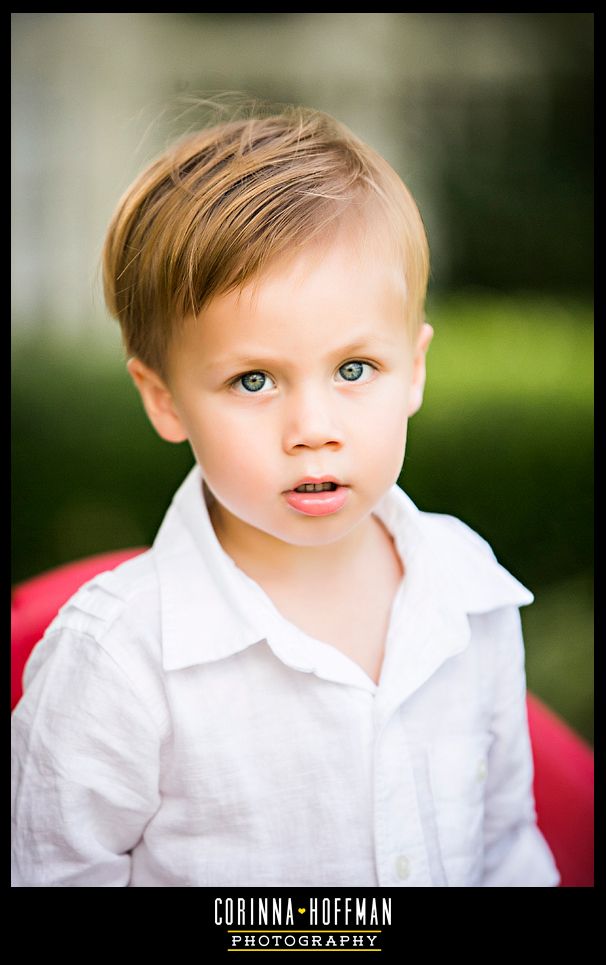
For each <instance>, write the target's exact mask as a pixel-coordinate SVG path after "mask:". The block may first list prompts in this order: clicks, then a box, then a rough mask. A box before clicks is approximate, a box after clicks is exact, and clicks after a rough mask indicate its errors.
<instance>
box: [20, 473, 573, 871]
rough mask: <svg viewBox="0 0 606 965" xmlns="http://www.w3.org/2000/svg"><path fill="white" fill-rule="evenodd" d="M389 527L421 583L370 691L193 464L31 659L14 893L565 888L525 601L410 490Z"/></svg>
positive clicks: (23, 705)
mask: <svg viewBox="0 0 606 965" xmlns="http://www.w3.org/2000/svg"><path fill="white" fill-rule="evenodd" d="M375 513H376V515H377V516H378V517H379V519H380V520H381V521H382V522H383V523H384V524H385V526H386V527H387V529H388V531H389V532H390V533H391V534H392V535H393V537H394V540H395V545H396V548H397V550H398V552H399V554H400V556H401V558H402V560H404V561H405V566H406V574H405V577H404V578H403V580H402V582H401V584H400V587H399V590H398V593H397V595H396V598H395V600H394V603H393V607H392V610H391V619H390V625H389V631H388V636H387V640H386V650H385V657H384V662H383V667H382V672H381V677H380V681H379V684H378V685H377V684H375V683H374V682H373V681H372V680H371V679H370V677H369V676H368V675H367V674H366V673H365V672H364V670H362V668H361V667H360V666H359V665H358V664H357V663H355V662H354V661H353V660H351V659H350V658H349V657H347V656H346V655H345V654H343V653H342V652H340V651H339V650H337V649H336V648H335V647H333V646H331V645H329V644H327V643H324V642H322V641H320V640H317V639H314V638H312V637H310V636H308V635H307V634H305V633H304V632H303V631H302V630H300V629H299V628H298V627H296V626H295V625H294V624H292V623H290V622H289V621H288V620H286V619H285V618H284V617H283V616H282V615H281V613H280V612H279V611H278V610H277V608H276V607H275V605H274V604H273V602H272V600H271V599H270V597H269V596H268V595H267V594H266V593H265V592H264V591H263V590H262V589H261V587H260V586H259V584H258V583H256V582H255V581H254V580H253V579H251V578H250V577H249V576H248V575H247V574H245V573H244V572H243V571H242V570H241V569H240V568H239V567H238V566H236V564H235V563H234V561H233V560H232V558H231V557H230V556H229V555H228V554H227V553H226V552H225V551H224V550H223V548H222V546H221V544H220V543H219V541H218V539H217V537H216V534H215V532H214V529H213V526H212V523H211V520H210V517H209V514H208V508H207V505H206V502H205V499H204V496H203V493H202V476H201V472H200V469H199V467H198V466H197V465H195V466H194V467H193V469H192V470H191V472H190V473H189V474H188V476H187V477H186V479H185V481H184V482H183V484H182V485H181V487H180V488H179V490H178V491H177V493H176V494H175V497H174V499H173V502H172V504H171V506H170V508H169V510H168V512H167V514H166V516H165V518H164V521H163V523H162V526H161V528H160V530H159V532H158V534H157V537H156V539H155V541H154V544H153V547H152V548H151V549H150V550H148V551H147V552H145V553H144V554H143V555H141V556H139V557H136V558H134V559H132V560H129V561H127V562H126V563H123V564H122V565H121V566H119V567H117V568H116V569H115V570H113V571H107V572H105V573H102V574H101V575H99V576H96V577H95V578H94V579H92V580H90V581H89V582H88V583H86V584H85V585H84V586H83V587H82V588H81V589H80V590H79V591H78V592H77V593H76V594H75V595H74V596H73V597H72V598H71V600H69V601H68V602H67V603H66V604H65V605H64V606H63V607H62V608H61V610H60V611H59V613H58V615H57V617H56V618H55V620H54V621H53V622H52V624H51V625H50V626H49V628H48V630H47V631H46V633H45V635H44V638H43V639H42V640H41V641H40V642H39V643H38V644H37V645H36V647H35V648H34V650H33V651H32V654H31V656H30V658H29V660H28V663H27V665H26V668H25V673H24V696H23V697H22V699H21V701H20V702H19V704H18V705H17V707H16V708H15V710H14V712H13V715H12V726H13V762H14V776H13V878H12V881H13V885H14V886H19V887H22V886H47V887H48V886H54V887H73V886H113V887H125V886H129V887H166V886H173V887H177V886H181V887H183V886H185V887H197V886H206V887H214V888H222V887H225V888H227V887H230V888H233V887H244V886H254V887H263V886H266V887H294V886H298V887H304V886H308V887H309V886H313V887H364V888H374V887H392V886H401V887H428V886H429V887H431V886H442V887H448V886H455V887H461V886H462V887H470V886H555V885H557V884H558V882H559V874H558V871H557V869H556V867H555V864H554V861H553V858H552V855H551V852H550V850H549V848H548V846H547V844H546V842H545V840H544V838H543V836H542V835H541V833H540V832H539V830H538V828H537V826H536V813H535V808H534V799H533V794H532V780H533V765H532V757H531V748H530V741H529V734H528V723H527V716H526V705H525V696H526V692H525V672H524V644H523V640H522V633H521V624H520V615H519V610H518V607H519V606H521V605H523V604H527V603H531V602H532V600H533V596H532V594H531V593H530V592H529V591H528V590H527V589H525V588H524V587H523V586H522V585H521V584H520V583H519V582H518V581H517V580H515V579H514V578H513V577H512V576H511V575H510V574H509V573H508V572H507V571H506V570H505V569H503V568H502V567H501V566H500V565H499V564H498V563H497V561H496V560H495V557H494V555H493V553H492V550H491V549H490V547H489V546H488V544H487V543H486V542H485V541H484V540H483V539H481V537H479V536H478V535H477V534H476V533H474V532H473V531H472V530H470V529H469V528H468V527H467V526H466V525H465V524H463V523H462V522H460V521H459V520H457V519H454V518H453V517H451V516H445V515H437V514H432V513H424V512H421V511H420V510H418V509H417V508H416V506H415V505H414V504H413V503H412V501H411V500H410V499H409V498H408V496H406V495H405V493H404V492H403V491H402V490H401V489H400V488H399V487H398V486H397V485H394V486H393V487H392V488H391V489H390V490H389V491H388V492H387V493H386V494H385V495H384V497H383V498H382V500H381V501H380V503H379V504H378V505H377V507H376V509H375ZM343 621H344V626H346V624H347V614H346V613H344V614H343Z"/></svg>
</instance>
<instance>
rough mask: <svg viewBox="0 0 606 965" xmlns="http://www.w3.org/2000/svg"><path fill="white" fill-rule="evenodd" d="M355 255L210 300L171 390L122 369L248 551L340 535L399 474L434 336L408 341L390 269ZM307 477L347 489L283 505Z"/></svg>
mask: <svg viewBox="0 0 606 965" xmlns="http://www.w3.org/2000/svg"><path fill="white" fill-rule="evenodd" d="M358 251H359V249H358V247H356V246H355V245H350V244H348V243H347V240H346V239H345V240H343V239H341V240H337V241H335V242H334V243H333V244H332V245H331V246H329V247H328V248H325V249H320V248H312V249H310V250H308V251H304V252H303V254H301V255H298V256H296V257H294V258H291V259H290V260H287V261H283V262H281V263H278V264H276V265H274V266H272V267H271V268H270V270H268V271H267V273H266V274H264V275H263V277H262V278H261V279H258V280H257V281H256V283H255V284H254V285H253V284H251V285H250V286H248V287H245V288H244V289H243V290H242V291H241V292H240V293H238V292H232V293H228V294H225V295H221V296H218V297H216V298H215V299H213V301H212V302H211V303H210V304H209V305H208V307H207V308H205V309H204V310H203V311H202V312H201V313H200V315H199V316H198V317H197V318H196V319H191V320H188V321H187V323H186V326H185V329H184V331H183V334H182V335H179V336H177V337H176V338H175V340H174V343H173V345H172V348H171V352H170V355H169V359H168V385H169V386H170V388H168V386H165V385H164V383H162V382H161V380H160V379H159V377H158V376H156V375H155V373H151V372H150V370H149V369H146V368H145V367H144V366H143V365H142V364H141V363H140V362H139V361H138V360H137V359H132V360H131V361H130V362H129V370H130V372H131V375H132V377H133V379H134V380H135V382H136V384H137V386H138V388H139V389H140V391H141V394H142V397H143V401H144V404H145V407H146V409H147V412H148V415H149V417H150V419H151V420H152V422H153V424H154V426H155V428H156V430H157V431H158V432H159V434H160V435H161V436H163V438H165V439H168V440H170V441H173V442H178V441H182V440H183V439H185V438H187V439H189V441H190V444H191V446H192V449H193V451H194V454H195V456H196V459H197V461H198V463H199V465H200V467H201V469H202V472H203V475H204V478H205V480H206V483H207V485H208V487H209V489H210V490H211V491H212V493H213V494H214V496H215V497H216V499H217V501H218V502H217V506H216V510H214V511H213V522H214V523H215V527H217V524H219V526H223V527H224V528H225V531H226V532H227V531H229V533H230V538H231V540H232V542H234V543H236V542H241V543H242V545H247V546H249V547H250V548H251V550H252V548H253V546H254V542H255V540H256V541H257V544H258V545H257V549H258V551H259V552H260V553H271V548H272V544H274V548H275V547H276V546H277V544H275V541H276V540H278V541H281V542H282V543H285V544H290V545H291V546H292V547H310V548H311V547H320V546H324V545H327V544H329V543H335V542H337V541H339V540H342V539H344V538H346V537H347V536H348V534H351V533H353V531H354V530H356V528H357V527H360V526H361V525H366V523H367V522H368V520H369V517H370V514H371V512H372V510H373V508H374V507H375V505H376V503H377V502H378V501H379V500H380V498H381V497H382V496H383V495H384V493H385V492H386V491H387V490H388V489H389V488H390V487H391V486H392V485H393V484H394V483H395V482H396V481H397V479H398V476H399V474H400V470H401V467H402V462H403V460H404V451H405V445H406V430H407V421H408V418H409V416H410V415H412V414H413V412H415V411H416V410H417V409H418V407H419V405H420V402H421V398H422V391H423V384H424V379H425V352H426V350H427V347H428V345H429V342H430V340H431V336H432V329H431V327H430V326H429V325H424V326H423V328H422V330H421V332H420V334H419V337H418V339H417V342H416V344H415V345H412V344H411V340H410V335H409V334H408V331H407V325H406V303H405V291H404V285H403V281H402V279H401V278H400V277H398V275H397V273H396V272H395V270H394V268H393V263H392V262H389V260H388V259H381V258H380V257H379V256H378V255H377V256H369V254H368V253H367V254H366V255H361V254H359V253H358ZM354 343H356V344H354ZM242 376H245V377H244V378H242ZM308 476H311V477H322V476H333V477H334V478H335V479H337V480H338V481H339V482H341V483H343V484H344V485H345V486H346V487H347V494H346V499H345V502H344V504H343V505H342V507H341V508H340V509H338V510H336V511H334V512H329V513H328V514H326V515H308V514H307V513H305V512H301V511H300V510H298V509H295V508H293V507H292V505H290V504H289V502H288V499H287V494H288V492H289V491H290V490H292V489H293V488H294V487H295V486H296V485H297V484H298V483H299V481H300V480H301V479H302V478H304V477H308Z"/></svg>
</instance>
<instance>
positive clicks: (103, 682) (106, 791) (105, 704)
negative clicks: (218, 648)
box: [11, 628, 160, 887]
mask: <svg viewBox="0 0 606 965" xmlns="http://www.w3.org/2000/svg"><path fill="white" fill-rule="evenodd" d="M25 679H26V681H27V686H26V689H25V692H24V695H23V697H22V698H21V700H20V701H19V703H18V704H17V706H16V707H15V709H14V711H13V714H12V718H11V722H12V885H13V887H28V886H29V887H32V886H39V887H75V886H89V887H112V886H113V887H126V886H128V884H129V880H130V869H131V856H130V851H131V850H132V848H133V847H134V846H135V844H136V843H137V842H138V841H139V840H140V839H141V836H142V834H143V831H144V829H145V826H146V824H147V822H148V821H149V820H150V818H151V817H152V816H153V814H154V813H155V812H156V810H157V809H158V807H159V804H160V797H159V790H158V784H159V777H158V775H159V753H160V737H159V734H158V733H157V730H156V728H155V726H154V721H153V720H152V718H151V717H150V715H149V713H148V711H147V710H146V708H145V706H144V705H143V703H142V701H141V699H140V697H139V696H138V694H137V693H136V691H135V689H134V688H133V686H132V684H131V681H129V679H128V677H127V676H126V674H125V673H124V671H123V670H122V669H121V667H120V666H119V665H118V664H117V663H116V661H115V660H114V659H113V657H112V656H111V655H110V654H109V653H107V652H106V651H105V650H104V649H103V647H102V646H101V645H100V644H99V643H98V642H97V641H96V640H95V639H93V638H92V637H91V636H87V635H86V634H82V633H77V632H74V631H73V630H70V629H65V628H64V629H61V630H59V631H57V632H55V633H53V634H51V635H49V636H47V637H45V638H44V639H43V640H42V641H41V642H40V643H39V644H38V645H37V647H36V648H35V650H34V651H33V653H32V655H31V657H30V661H29V664H28V665H27V666H26V674H25Z"/></svg>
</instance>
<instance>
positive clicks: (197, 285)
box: [103, 107, 429, 377]
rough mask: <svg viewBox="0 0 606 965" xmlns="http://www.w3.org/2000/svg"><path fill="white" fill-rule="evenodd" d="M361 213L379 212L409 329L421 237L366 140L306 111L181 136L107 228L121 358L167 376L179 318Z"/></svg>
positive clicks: (420, 274)
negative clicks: (398, 271) (397, 267)
mask: <svg viewBox="0 0 606 965" xmlns="http://www.w3.org/2000/svg"><path fill="white" fill-rule="evenodd" d="M369 204H370V207H369ZM362 211H363V212H364V217H365V218H368V230H369V231H370V230H372V226H371V214H372V215H376V214H377V213H379V214H380V215H381V217H380V218H379V222H378V223H381V224H382V226H383V229H385V228H387V230H388V233H389V235H390V237H391V238H392V239H393V241H394V242H395V245H396V249H397V251H398V256H399V258H400V259H401V267H402V271H403V277H404V279H405V283H406V291H407V307H408V324H409V326H410V328H411V331H412V332H413V333H414V332H416V331H418V329H419V327H420V325H421V323H422V320H423V306H424V301H425V293H426V289H427V280H428V272H429V252H428V245H427V238H426V234H425V230H424V227H423V222H422V219H421V216H420V214H419V211H418V209H417V206H416V204H415V202H414V200H413V198H412V196H411V194H410V192H409V191H408V189H407V188H406V187H405V185H404V183H403V182H402V181H401V179H400V178H399V177H398V175H397V174H396V173H395V171H394V170H393V168H391V167H390V165H389V164H388V163H387V162H386V161H385V160H384V159H383V158H382V157H381V156H380V155H379V154H377V153H376V152H375V151H374V150H373V149H372V148H370V147H369V146H368V145H366V144H365V143H364V142H363V141H361V140H360V139H359V138H357V137H356V136H355V135H354V134H352V132H351V131H350V130H349V129H348V128H347V127H345V126H344V125H343V124H341V123H340V122H338V121H336V120H335V119H334V118H332V117H330V116H329V115H327V114H325V113H323V112H321V111H317V110H312V109H309V108H303V107H290V108H287V109H284V110H282V111H281V113H279V114H273V115H270V116H266V117H248V118H244V119H240V120H235V121H228V122H225V123H222V124H215V125H214V126H211V127H208V128H206V129H203V130H200V131H197V132H196V133H194V134H188V135H187V136H185V137H183V138H182V139H181V140H179V141H177V142H176V143H175V144H173V145H172V146H171V147H170V148H169V149H168V150H166V151H165V152H164V153H163V154H162V155H161V156H160V157H159V158H157V159H156V160H155V161H154V162H153V163H152V164H150V165H149V167H147V169H146V170H144V171H143V172H142V173H141V174H140V175H139V177H137V179H136V180H135V181H134V183H133V184H132V185H131V186H130V187H129V188H128V190H127V191H126V192H125V193H124V195H123V196H122V198H121V199H120V201H119V203H118V206H117V208H116V211H115V213H114V215H113V217H112V219H111V222H110V225H109V228H108V232H107V237H106V240H105V244H104V248H103V286H104V294H105V300H106V303H107V306H108V309H109V311H110V313H111V314H112V315H113V316H114V317H115V318H117V320H118V321H119V323H120V326H121V329H122V337H123V342H124V346H125V349H126V352H127V354H128V355H129V356H137V357H138V358H139V359H140V360H141V361H142V362H144V363H145V364H146V365H148V366H150V367H151V368H152V369H154V370H155V371H156V372H158V373H159V374H160V375H162V376H163V377H165V376H166V356H167V349H168V346H169V344H170V341H171V339H172V337H173V335H174V334H175V330H176V329H177V328H178V325H179V323H180V322H182V321H183V320H184V319H185V318H186V317H188V316H189V315H192V314H193V315H194V316H195V315H197V314H198V313H199V312H200V311H201V310H202V309H203V308H204V306H205V305H207V304H208V302H209V301H210V300H211V299H212V298H213V297H214V296H215V295H219V294H223V293H225V292H227V291H230V290H233V289H235V288H239V287H241V286H242V285H244V284H245V283H246V282H248V281H249V280H251V279H253V278H255V277H257V276H258V275H259V273H260V272H261V270H262V268H263V267H265V266H266V265H267V264H268V263H269V262H270V261H272V260H273V259H274V258H276V257H277V256H278V255H282V254H285V253H288V252H291V251H295V250H296V249H298V248H299V247H301V246H304V245H305V244H307V243H308V242H309V241H310V240H311V239H312V238H317V237H318V236H319V235H321V234H322V233H324V234H326V233H327V231H328V229H329V228H330V227H331V226H332V227H334V226H335V224H337V223H340V222H342V220H343V218H344V216H345V214H346V212H348V213H350V214H351V213H352V212H353V213H354V214H355V213H356V212H357V214H358V216H359V215H360V213H361V212H362ZM372 221H373V222H374V223H375V224H376V223H377V219H376V217H373V219H372Z"/></svg>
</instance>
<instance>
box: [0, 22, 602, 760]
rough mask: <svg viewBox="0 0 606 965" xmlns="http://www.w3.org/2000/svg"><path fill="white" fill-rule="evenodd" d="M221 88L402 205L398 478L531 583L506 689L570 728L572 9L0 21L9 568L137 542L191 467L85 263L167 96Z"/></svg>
mask: <svg viewBox="0 0 606 965" xmlns="http://www.w3.org/2000/svg"><path fill="white" fill-rule="evenodd" d="M228 90H229V91H234V90H237V91H242V92H243V93H244V94H246V95H249V96H256V97H259V98H269V99H271V100H272V101H276V102H291V101H294V102H297V103H304V104H309V105H311V106H315V107H319V108H321V109H324V110H328V111H329V112H330V113H332V114H334V115H335V116H337V117H338V118H339V119H340V120H342V121H344V122H345V123H346V124H349V125H350V126H351V127H352V128H353V129H354V130H355V131H356V132H357V133H358V134H360V135H361V136H362V137H364V138H366V139H367V140H368V141H370V142H371V143H372V144H373V146H375V147H376V148H377V149H378V150H379V151H381V152H382V153H383V154H384V155H385V156H386V157H387V158H388V160H389V161H390V162H391V163H392V164H393V165H394V167H395V168H396V169H397V170H398V171H399V173H400V174H401V175H402V177H403V178H404V180H405V181H406V182H407V184H408V185H409V186H410V188H411V190H412V191H413V194H414V195H415V197H416V198H417V200H418V202H419V205H420V208H421V211H422V213H423V216H424V219H425V222H426V225H427V229H428V234H429V239H430V245H431V248H432V277H431V282H430V291H429V296H428V304H427V315H428V320H429V321H430V322H431V324H432V325H433V326H434V329H435V333H436V334H435V338H434V341H433V343H432V346H431V349H430V354H429V358H428V382H427V389H426V395H425V402H424V406H423V408H422V410H421V411H420V412H419V413H418V414H417V415H416V416H415V417H414V419H413V420H412V422H411V424H410V427H409V442H408V450H407V456H406V461H405V464H404V469H403V472H402V476H401V479H400V483H401V485H402V486H403V488H404V489H405V490H406V491H407V492H408V493H409V494H410V496H411V497H412V498H413V499H414V500H415V502H416V503H417V504H418V505H419V506H420V508H421V509H425V510H429V511H434V512H445V513H450V514H453V515H456V516H459V517H460V518H461V519H463V520H464V521H465V522H467V523H468V524H469V525H470V526H472V527H473V528H474V529H476V530H477V531H478V532H479V533H480V534H481V535H482V536H484V537H485V538H486V539H487V540H488V541H489V542H490V543H491V545H492V546H493V548H494V550H495V552H496V554H497V556H498V558H499V559H500V561H501V562H502V563H503V564H504V565H505V566H506V567H507V568H508V569H510V570H511V571H512V572H513V573H514V575H515V576H517V577H518V578H519V579H520V580H521V581H522V582H523V583H524V584H525V585H526V586H528V587H529V588H530V589H531V590H532V591H533V593H534V594H535V603H534V604H533V605H532V606H530V607H527V608H524V610H523V611H522V618H523V623H524V631H525V639H526V655H527V656H526V669H527V678H528V685H529V688H530V689H531V690H532V691H533V692H535V693H536V694H538V695H539V696H540V697H542V698H543V699H544V700H545V701H546V702H547V703H548V704H550V705H551V707H552V708H553V709H554V710H556V711H557V712H558V713H560V714H561V715H562V716H563V717H564V718H565V719H567V720H568V721H569V722H570V723H571V724H572V725H573V727H575V728H576V729H577V730H578V731H579V732H580V733H581V734H583V736H584V737H585V738H586V739H587V740H588V741H590V742H593V659H592V655H593V631H592V626H593V305H592V285H593V248H592V243H593V221H592V210H593V165H592V159H593V127H592V114H593V103H592V99H593V95H592V92H593V17H592V15H591V14H586V13H580V14H573V13H567V14H557V13H546V14H530V13H528V14H471V13H453V14H437V13H426V14H406V13H404V14H403V13H383V14H320V13H308V14H275V13H269V14H242V13H231V14H193V13H188V14H166V13H165V14H149V13H147V14H135V13H129V14H117V13H113V14H82V13H80V14H73V13H72V14H70V13H63V14H41V13H30V14H14V15H13V143H14V148H13V185H14V190H13V239H14V255H13V281H14V284H13V340H12V346H13V352H12V372H13V375H12V418H13V426H12V428H13V432H12V520H13V532H12V560H13V571H12V572H13V582H19V581H21V580H24V579H26V578H27V577H29V576H32V575H34V574H36V573H39V572H41V571H43V570H45V569H48V568H49V567H52V566H55V565H57V564H59V563H62V562H65V561H68V560H72V559H75V558H78V557H81V556H85V555H87V554H90V553H96V552H100V551H103V550H106V549H113V548H122V547H125V546H135V545H144V544H145V545H148V544H149V543H151V541H152V540H153V537H154V534H155V532H156V530H157V527H158V525H159V524H160V522H161V520H162V517H163V514H164V512H165V511H166V509H167V507H168V504H169V502H170V499H171V497H172V494H173V492H174V490H175V488H176V487H177V486H178V484H179V483H180V481H181V480H182V478H183V476H184V475H185V473H186V472H187V470H188V469H189V467H190V465H191V464H192V456H191V451H190V449H189V447H188V445H187V444H182V445H179V446H172V445H170V444H168V443H165V442H163V441H162V440H160V439H159V438H158V437H157V436H156V435H155V433H154V431H153V429H152V428H151V427H150V425H149V423H148V422H147V420H146V417H145V415H144V412H143V409H142V406H141V403H140V400H139V397H138V396H137V395H136V392H135V389H134V387H133V386H132V383H131V382H130V380H129V378H128V376H127V373H126V370H125V368H124V358H123V353H122V348H121V345H120V339H119V333H118V329H117V326H116V324H115V323H114V322H113V321H112V320H111V319H109V317H108V316H107V314H106V312H105V310H104V308H103V304H102V299H101V296H100V286H99V282H98V275H97V270H98V258H99V252H100V248H101V244H102V240H103V234H104V231H105V227H106V224H107V221H108V220H109V217H110V216H111V213H112V210H113V207H114V206H115V204H116V202H117V200H118V197H119V195H120V194H121V192H122V191H123V190H124V189H125V188H126V187H127V185H128V184H129V183H130V181H131V179H132V178H133V177H134V176H135V174H136V173H137V172H138V170H139V169H140V168H141V167H142V166H143V165H144V164H145V163H147V161H148V160H150V159H151V158H152V157H153V156H154V155H155V154H156V153H157V152H158V151H159V150H160V149H162V147H163V146H164V145H165V144H166V143H167V142H168V141H169V140H170V139H171V138H172V137H174V136H176V135H178V134H179V133H181V132H182V131H184V130H185V129H186V128H189V127H191V126H193V125H195V123H196V122H197V120H198V119H199V115H198V114H197V113H196V110H195V109H193V108H191V107H189V106H187V96H188V95H189V94H190V93H191V94H193V93H200V92H201V93H202V94H203V95H204V96H205V97H209V98H216V97H217V96H218V95H220V94H221V93H222V92H225V91H228Z"/></svg>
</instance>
